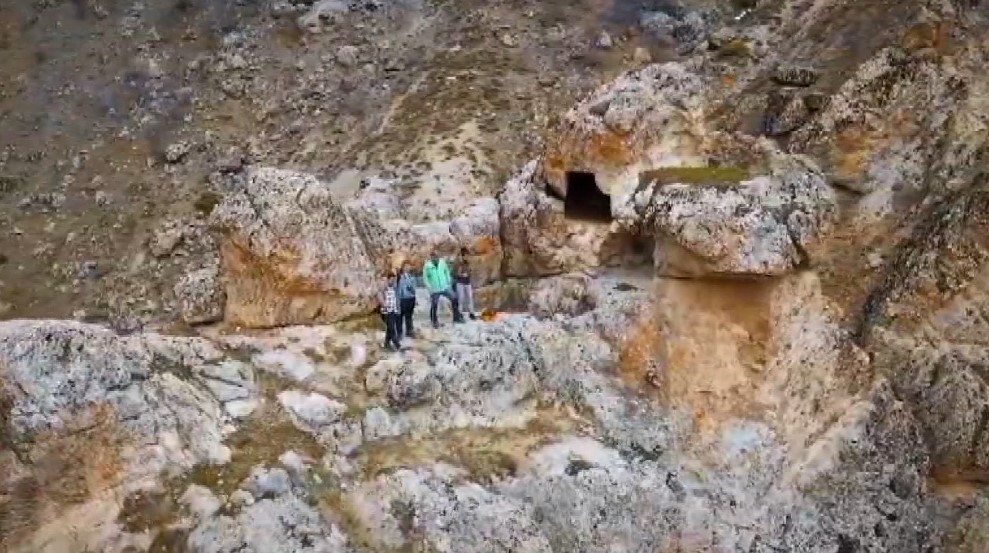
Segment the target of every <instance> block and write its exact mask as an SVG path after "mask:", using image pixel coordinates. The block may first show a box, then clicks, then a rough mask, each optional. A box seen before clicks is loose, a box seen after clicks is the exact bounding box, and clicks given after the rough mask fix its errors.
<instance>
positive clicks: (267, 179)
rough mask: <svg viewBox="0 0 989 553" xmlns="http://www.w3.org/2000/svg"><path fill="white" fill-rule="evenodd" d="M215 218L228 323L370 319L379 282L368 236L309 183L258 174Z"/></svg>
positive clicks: (275, 172) (306, 178)
mask: <svg viewBox="0 0 989 553" xmlns="http://www.w3.org/2000/svg"><path fill="white" fill-rule="evenodd" d="M240 184H241V186H242V188H241V189H240V190H238V191H236V192H235V193H233V194H230V195H228V196H227V197H226V198H225V199H224V202H223V203H222V204H220V205H219V206H218V207H217V208H216V210H215V211H214V212H213V217H214V219H215V221H216V224H217V226H218V227H219V228H220V229H221V232H222V233H223V236H224V240H223V244H222V255H223V271H224V281H225V284H226V295H227V304H226V317H227V320H228V321H229V322H231V323H233V324H238V325H244V326H250V327H270V326H277V325H288V324H298V323H318V322H333V321H339V320H342V319H345V318H347V317H351V316H354V315H359V314H364V313H368V312H370V310H371V308H372V304H373V303H374V297H375V294H376V292H377V282H378V278H379V274H378V273H377V272H376V271H375V266H374V263H373V261H372V259H371V258H370V256H369V254H368V250H367V246H366V242H365V236H364V235H362V234H361V228H360V227H359V226H358V225H357V223H356V222H355V221H354V219H353V218H352V217H351V216H350V214H349V213H348V211H347V210H346V209H345V208H344V207H343V206H342V205H340V204H339V203H338V201H337V200H336V199H334V198H333V196H332V195H331V193H330V190H329V188H328V186H327V185H326V184H324V183H322V182H320V181H318V180H316V178H315V177H313V176H311V175H306V174H302V173H296V172H292V171H286V170H279V169H271V168H255V169H251V170H250V171H249V172H248V173H247V175H246V176H244V178H243V179H242V182H241V183H240Z"/></svg>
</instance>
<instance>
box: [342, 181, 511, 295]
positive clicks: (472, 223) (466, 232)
mask: <svg viewBox="0 0 989 553" xmlns="http://www.w3.org/2000/svg"><path fill="white" fill-rule="evenodd" d="M399 194H400V191H399V190H397V185H396V183H395V182H393V181H388V180H383V179H368V180H367V186H366V187H364V188H363V189H362V190H361V191H360V192H359V193H358V197H357V198H356V199H354V200H351V201H349V202H347V204H346V207H347V209H348V210H349V211H350V212H351V213H353V214H354V217H355V219H358V220H361V221H363V222H364V224H366V225H368V226H369V229H373V230H368V231H365V232H364V236H365V237H366V240H367V247H368V251H369V252H371V255H372V256H373V258H374V260H375V263H376V264H377V265H378V266H379V268H380V269H381V270H382V271H387V270H397V269H398V268H400V267H401V266H402V263H405V262H408V263H410V264H411V266H412V267H413V269H414V270H417V271H418V270H420V269H421V268H422V266H423V264H424V263H425V262H426V260H427V259H429V255H430V254H431V253H433V252H436V253H438V254H439V255H441V256H447V257H449V256H454V255H457V254H458V253H459V252H460V249H461V248H466V249H467V251H468V253H469V259H470V261H471V270H472V271H473V275H472V276H473V282H474V284H475V285H478V286H479V285H483V284H487V283H489V282H492V281H494V280H496V279H497V278H498V277H499V276H500V275H501V263H502V247H501V237H500V234H501V224H500V223H501V221H500V218H499V205H498V201H497V200H495V199H494V198H490V197H486V198H470V197H465V198H463V199H462V200H461V204H460V205H456V206H454V207H453V208H450V210H451V212H450V213H449V215H447V214H446V212H445V210H443V209H440V208H439V207H436V206H434V207H433V208H431V209H430V208H429V207H428V206H423V205H419V204H418V203H415V202H406V201H403V200H402V199H401V198H400V197H399Z"/></svg>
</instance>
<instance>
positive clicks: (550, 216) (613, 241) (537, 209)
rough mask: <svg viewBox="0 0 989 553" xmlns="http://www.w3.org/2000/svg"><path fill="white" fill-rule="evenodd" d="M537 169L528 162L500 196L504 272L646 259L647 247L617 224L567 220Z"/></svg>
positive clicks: (536, 272) (543, 272)
mask: <svg viewBox="0 0 989 553" xmlns="http://www.w3.org/2000/svg"><path fill="white" fill-rule="evenodd" d="M538 168H539V165H538V163H537V162H535V161H533V162H530V163H528V164H526V165H525V166H524V167H523V168H522V169H521V170H520V171H519V172H518V173H517V174H515V175H514V176H512V178H511V179H509V181H508V182H507V183H506V184H505V187H504V189H503V190H502V192H501V194H500V195H499V196H498V201H499V202H500V204H501V213H500V216H501V244H502V248H503V249H504V273H505V276H516V277H525V276H549V275H558V274H562V273H568V272H572V271H580V270H584V269H589V268H594V267H601V266H606V265H616V264H621V263H623V262H628V263H638V262H640V261H641V260H642V259H644V258H646V257H648V255H649V253H650V252H649V250H650V249H651V248H649V247H644V246H643V245H642V244H641V243H640V241H638V240H636V237H634V236H632V235H630V234H629V233H627V232H625V231H624V230H622V229H621V228H619V227H617V226H612V225H609V224H601V223H595V222H585V221H579V220H572V219H568V218H567V217H566V215H565V213H564V205H563V202H562V201H560V200H559V199H557V198H555V197H553V196H551V195H549V194H548V193H547V192H546V189H545V186H544V185H543V184H542V181H541V180H540V178H539V177H538V175H537V170H538Z"/></svg>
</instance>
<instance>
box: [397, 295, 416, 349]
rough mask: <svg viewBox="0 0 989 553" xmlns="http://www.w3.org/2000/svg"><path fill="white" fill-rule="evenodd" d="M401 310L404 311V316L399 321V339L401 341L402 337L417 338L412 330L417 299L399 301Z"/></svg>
mask: <svg viewBox="0 0 989 553" xmlns="http://www.w3.org/2000/svg"><path fill="white" fill-rule="evenodd" d="M399 309H401V311H402V316H401V317H400V318H399V319H398V339H399V340H401V339H402V336H408V337H409V338H415V331H414V330H413V329H412V313H413V312H414V311H415V310H416V299H415V298H405V299H402V300H399ZM403 322H404V323H405V328H402V323H403Z"/></svg>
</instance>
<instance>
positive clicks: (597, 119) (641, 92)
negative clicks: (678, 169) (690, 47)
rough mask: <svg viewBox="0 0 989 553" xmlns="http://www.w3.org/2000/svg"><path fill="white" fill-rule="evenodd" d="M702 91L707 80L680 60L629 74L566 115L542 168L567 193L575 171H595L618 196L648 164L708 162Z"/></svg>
mask: <svg viewBox="0 0 989 553" xmlns="http://www.w3.org/2000/svg"><path fill="white" fill-rule="evenodd" d="M703 92H704V81H703V80H702V79H701V78H700V77H698V76H697V75H695V74H694V73H693V72H691V71H690V70H689V69H687V68H686V67H684V66H683V65H681V64H679V63H665V64H656V65H650V66H648V67H646V68H644V69H642V70H639V71H635V72H631V73H628V74H626V75H624V76H622V77H620V78H619V79H618V80H616V81H614V82H612V83H608V84H606V85H604V86H602V87H601V88H599V89H598V90H597V91H595V93H594V94H592V95H591V97H590V98H589V99H587V100H586V101H584V102H582V103H581V104H579V105H577V106H576V107H575V108H574V109H572V110H570V111H569V112H568V113H567V114H566V115H565V116H564V118H563V122H562V123H561V124H560V126H559V128H558V129H557V131H556V133H555V134H554V135H552V136H551V138H550V141H549V144H548V146H547V148H546V151H545V155H544V158H543V161H542V163H541V166H540V169H539V174H540V175H541V176H542V178H544V179H545V181H546V183H547V184H548V185H549V186H550V187H552V188H553V189H554V190H555V191H556V192H557V193H558V194H559V195H560V196H566V193H567V179H566V173H567V172H568V171H585V172H591V173H594V175H595V177H596V179H597V184H598V186H599V187H600V188H601V190H602V191H603V192H605V193H607V194H610V195H611V196H612V197H613V198H616V197H620V196H622V195H623V194H628V193H631V191H632V189H634V187H635V184H636V182H637V180H638V175H639V173H641V172H642V171H645V170H648V169H654V168H657V167H663V166H681V165H692V166H693V165H705V164H706V157H705V155H704V150H705V143H706V141H707V133H706V131H705V130H704V127H703V124H702V119H703V104H702V103H701V102H702V99H701V98H702V94H703Z"/></svg>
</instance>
